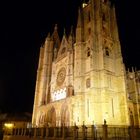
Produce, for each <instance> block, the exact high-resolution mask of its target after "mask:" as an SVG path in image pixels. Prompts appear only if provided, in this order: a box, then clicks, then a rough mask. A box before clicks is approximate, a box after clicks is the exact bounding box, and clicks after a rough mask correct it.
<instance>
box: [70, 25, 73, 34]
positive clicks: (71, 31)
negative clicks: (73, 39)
mask: <svg viewBox="0 0 140 140" xmlns="http://www.w3.org/2000/svg"><path fill="white" fill-rule="evenodd" d="M70 35H72V36H73V26H71V30H70Z"/></svg>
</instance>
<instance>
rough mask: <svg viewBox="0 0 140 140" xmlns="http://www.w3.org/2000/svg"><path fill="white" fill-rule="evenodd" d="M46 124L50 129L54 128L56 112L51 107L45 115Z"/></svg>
mask: <svg viewBox="0 0 140 140" xmlns="http://www.w3.org/2000/svg"><path fill="white" fill-rule="evenodd" d="M47 124H48V125H49V126H51V127H54V126H56V111H55V108H54V107H52V108H51V109H50V110H49V111H48V113H47Z"/></svg>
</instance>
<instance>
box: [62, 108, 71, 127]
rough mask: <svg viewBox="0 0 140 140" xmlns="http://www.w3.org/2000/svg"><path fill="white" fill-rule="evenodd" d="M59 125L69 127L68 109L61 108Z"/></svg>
mask: <svg viewBox="0 0 140 140" xmlns="http://www.w3.org/2000/svg"><path fill="white" fill-rule="evenodd" d="M61 125H64V126H69V125H70V113H69V110H68V107H67V106H66V107H64V106H62V109H61Z"/></svg>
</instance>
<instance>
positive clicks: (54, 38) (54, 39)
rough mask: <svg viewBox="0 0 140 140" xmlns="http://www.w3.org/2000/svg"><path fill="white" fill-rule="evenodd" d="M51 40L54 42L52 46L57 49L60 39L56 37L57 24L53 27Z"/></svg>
mask: <svg viewBox="0 0 140 140" xmlns="http://www.w3.org/2000/svg"><path fill="white" fill-rule="evenodd" d="M51 39H52V40H53V41H54V46H55V47H57V48H59V47H60V38H59V35H58V27H57V24H55V26H54V31H53V34H52V36H51Z"/></svg>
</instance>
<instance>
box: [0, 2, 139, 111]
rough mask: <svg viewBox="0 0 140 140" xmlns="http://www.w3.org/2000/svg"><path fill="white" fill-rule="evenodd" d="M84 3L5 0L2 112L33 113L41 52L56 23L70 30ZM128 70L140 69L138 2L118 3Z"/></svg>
mask: <svg viewBox="0 0 140 140" xmlns="http://www.w3.org/2000/svg"><path fill="white" fill-rule="evenodd" d="M80 1H82V0H52V1H50V0H38V1H35V0H34V1H33V0H13V1H11V0H5V1H3V2H0V110H3V111H5V112H22V111H29V112H32V107H33V100H34V91H35V81H36V71H37V66H38V58H39V48H40V46H41V44H42V43H43V41H44V39H45V37H46V36H47V33H48V32H49V31H51V32H52V30H53V27H54V24H55V23H57V24H58V27H59V30H60V33H62V30H63V27H65V28H66V31H69V30H70V25H75V23H76V16H77V8H78V6H79V3H80ZM116 10H117V20H118V25H119V33H120V41H121V46H122V53H123V57H124V63H125V64H126V67H131V66H134V67H137V68H138V69H140V65H139V64H140V62H139V56H140V45H139V41H140V39H139V33H140V27H139V26H140V21H139V19H140V16H139V13H140V8H139V4H138V0H137V1H135V2H134V1H128V0H116Z"/></svg>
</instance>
